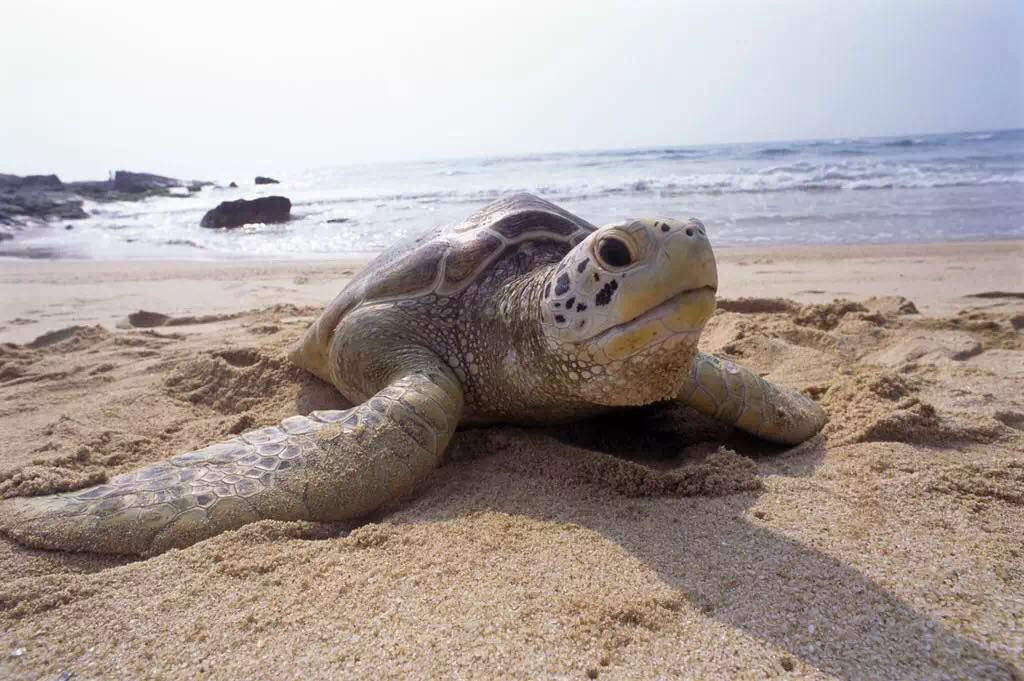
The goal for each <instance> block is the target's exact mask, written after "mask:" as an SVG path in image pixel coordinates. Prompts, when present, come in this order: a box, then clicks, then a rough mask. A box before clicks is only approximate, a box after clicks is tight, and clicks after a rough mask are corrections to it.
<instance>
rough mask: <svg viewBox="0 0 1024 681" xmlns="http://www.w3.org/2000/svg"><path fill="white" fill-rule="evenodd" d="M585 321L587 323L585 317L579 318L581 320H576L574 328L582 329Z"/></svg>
mask: <svg viewBox="0 0 1024 681" xmlns="http://www.w3.org/2000/svg"><path fill="white" fill-rule="evenodd" d="M586 323H587V320H586V319H581V320H579V321H578V322H576V328H577V329H582V328H583V325H584V324H586Z"/></svg>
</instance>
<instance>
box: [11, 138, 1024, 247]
mask: <svg viewBox="0 0 1024 681" xmlns="http://www.w3.org/2000/svg"><path fill="white" fill-rule="evenodd" d="M144 170H154V171H156V172H159V168H154V169H144ZM267 172H272V169H269V168H268V169H267ZM244 179H245V180H247V181H246V182H243V178H220V183H221V184H224V185H226V184H228V183H229V182H230V181H232V180H236V181H238V182H239V183H240V184H241V186H240V187H239V188H237V189H227V188H217V187H207V188H204V189H203V190H202V191H201V192H198V193H196V194H192V195H189V196H185V197H162V198H153V199H148V200H144V201H138V202H123V203H122V202H118V203H93V202H87V203H86V205H85V208H86V210H87V211H88V212H89V213H90V215H91V217H90V218H88V219H85V220H78V221H75V222H73V223H67V224H73V225H74V227H73V229H71V230H66V229H64V223H59V224H55V225H52V226H50V227H46V228H42V229H38V230H35V231H31V232H23V233H20V234H19V235H18V237H17V238H16V239H14V240H11V241H5V242H2V243H0V255H9V256H18V255H19V254H23V253H29V252H31V253H35V254H37V257H38V254H40V253H42V254H48V255H50V256H53V257H64V258H87V259H137V258H142V259H207V260H227V259H238V258H259V259H303V258H308V259H312V258H317V259H319V258H330V257H336V256H344V255H352V254H364V253H373V252H376V251H380V250H381V249H384V248H386V247H388V246H389V245H390V244H391V243H393V242H394V241H395V240H397V239H400V238H402V237H405V236H408V235H411V234H415V233H417V232H419V231H422V230H424V229H427V228H429V227H432V226H436V225H440V224H447V223H452V222H457V221H459V220H461V219H462V218H464V217H465V216H467V215H469V214H470V213H471V212H473V211H474V210H475V209H477V208H479V207H480V206H483V205H484V204H486V203H488V202H490V201H492V200H494V199H496V198H498V197H501V196H503V195H506V194H509V193H513V192H519V191H528V192H532V193H535V194H538V195H540V196H542V197H544V198H546V199H548V200H550V201H553V202H555V203H557V204H559V205H561V206H563V207H565V208H566V209H568V210H570V211H573V212H574V213H576V214H578V215H580V216H582V217H584V218H585V219H587V220H589V221H591V222H593V223H594V224H597V225H601V224H605V223H609V222H612V221H615V220H620V219H623V218H628V217H631V216H639V215H663V216H671V217H681V218H683V217H689V216H696V217H699V218H700V219H701V220H703V221H704V223H705V225H706V226H707V228H708V232H709V236H710V237H711V239H712V243H713V244H715V245H716V246H730V245H742V246H751V245H762V244H763V245H774V244H840V243H884V242H924V241H954V240H964V239H1005V238H1021V237H1024V130H1001V131H990V132H969V133H968V132H965V133H954V134H942V135H910V136H902V137H871V138H844V139H823V140H806V141H788V142H770V143H749V144H720V145H705V146H679V147H657V148H649V149H628V150H618V151H588V152H572V153H552V154H535V155H522V156H505V157H494V158H473V159H450V160H439V161H421V162H406V163H381V164H372V165H371V164H366V165H347V166H337V167H328V168H318V169H313V170H309V171H306V172H302V173H299V174H295V175H292V176H282V177H278V179H279V180H281V184H279V185H264V186H255V185H253V184H251V180H250V179H249V178H244ZM265 195H283V196H287V197H288V198H289V199H291V201H292V204H293V207H292V214H293V216H294V218H293V219H292V220H291V221H290V222H288V223H286V224H278V225H251V226H247V227H244V228H240V229H235V230H210V229H203V228H201V227H200V226H199V222H200V220H201V218H202V216H203V214H204V213H205V212H206V211H207V210H209V209H211V208H213V207H214V206H216V205H217V204H218V203H220V202H221V201H228V200H233V199H238V198H253V197H257V196H265ZM330 220H335V221H337V220H344V222H329V221H330Z"/></svg>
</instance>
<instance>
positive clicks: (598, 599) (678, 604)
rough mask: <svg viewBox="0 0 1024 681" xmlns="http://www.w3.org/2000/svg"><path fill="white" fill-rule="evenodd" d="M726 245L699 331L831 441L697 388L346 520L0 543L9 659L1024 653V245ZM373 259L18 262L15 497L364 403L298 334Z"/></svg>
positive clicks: (338, 662)
mask: <svg viewBox="0 0 1024 681" xmlns="http://www.w3.org/2000/svg"><path fill="white" fill-rule="evenodd" d="M719 260H720V262H721V268H720V275H721V280H722V290H721V297H722V298H723V301H722V304H721V306H720V307H721V309H720V311H719V312H718V313H716V315H715V316H714V318H713V319H712V320H711V322H710V323H709V326H708V328H707V330H706V332H705V335H704V339H703V342H702V345H703V347H704V348H705V349H707V350H711V351H715V352H719V353H721V354H725V355H727V356H729V357H731V358H734V359H736V360H738V361H741V362H743V363H746V364H748V365H750V366H752V367H753V368H755V369H756V370H758V371H760V372H762V373H764V374H766V375H767V376H769V377H770V378H771V379H773V380H776V381H780V382H784V383H788V384H791V385H794V386H796V387H798V388H801V389H803V390H804V391H806V392H807V393H808V394H810V395H812V396H813V397H814V398H815V399H817V400H819V401H820V403H821V404H822V405H823V406H824V408H825V409H826V411H827V412H828V413H829V415H830V417H831V422H830V424H829V426H828V427H827V429H826V432H825V433H824V435H822V436H819V437H817V438H815V439H813V440H811V441H810V442H807V443H805V444H804V445H802V446H800V447H797V448H795V449H790V450H785V449H781V448H778V447H772V446H768V445H765V444H763V443H760V442H757V441H755V440H753V439H750V438H747V437H744V436H741V435H738V434H736V433H733V432H730V431H729V430H728V429H725V428H722V427H720V426H717V425H716V424H713V423H710V422H709V421H707V420H704V419H701V418H699V417H697V416H696V415H694V414H692V413H690V412H687V411H686V410H684V409H681V408H676V407H670V408H655V409H649V410H644V411H641V412H635V413H630V414H627V415H624V416H623V417H621V418H615V419H604V420H602V421H601V422H600V423H585V424H579V425H576V426H573V427H571V428H561V429H546V430H527V429H520V428H510V427H503V428H488V429H481V430H472V431H465V432H461V433H460V434H458V435H457V436H456V438H455V441H454V443H453V446H452V449H451V452H450V455H449V457H448V461H447V462H446V464H445V465H444V466H443V467H442V468H440V469H438V470H437V471H436V472H435V473H434V474H433V476H432V477H431V479H430V480H428V481H427V482H426V483H425V484H424V485H423V486H422V488H421V489H420V490H418V491H417V493H416V494H415V495H413V496H412V497H411V498H409V499H405V500H402V501H401V502H400V503H397V504H395V505H394V507H393V508H391V509H387V510H385V511H384V512H381V513H380V514H379V515H378V516H377V517H375V518H372V519H369V521H367V522H366V523H364V524H362V525H361V526H359V527H357V528H355V529H354V531H352V532H351V533H349V532H347V531H346V529H350V528H341V527H333V526H321V525H314V524H307V523H279V522H263V523H257V524H255V525H251V526H249V527H247V528H243V529H242V530H239V531H236V532H231V533H227V534H224V535H222V536H220V537H217V538H214V539H212V540H208V541H206V542H202V543H200V544H198V545H196V546H194V547H192V548H189V549H187V550H183V551H171V552H168V553H166V554H164V555H162V556H159V557H156V558H153V559H150V560H145V561H135V562H129V561H126V560H123V559H114V558H108V557H96V556H86V555H72V554H61V553H48V552H42V551H33V550H28V549H24V548H21V547H19V546H17V545H14V544H11V543H10V542H8V541H6V540H0V571H2V574H3V576H4V580H3V584H2V586H0V678H16V679H22V678H24V679H40V678H42V679H45V678H56V677H57V676H58V675H59V674H61V673H62V672H73V673H74V677H73V678H74V679H109V678H189V679H192V678H217V679H239V678H275V679H276V678H296V679H298V678H301V679H310V678H359V677H374V678H379V677H397V676H405V677H414V678H428V677H433V678H437V677H456V678H495V677H499V676H501V677H513V678H588V677H589V678H600V679H621V678H766V677H780V678H841V679H874V678H893V679H908V678H914V679H932V678H963V679H1018V680H1019V679H1022V678H1024V664H1022V659H1024V433H1022V429H1024V335H1022V327H1024V314H1022V313H1024V299H1022V293H1021V292H1024V272H1022V263H1024V243H1022V242H990V243H976V244H946V245H913V246H886V247H875V246H872V247H844V248H798V249H783V248H772V249H760V250H750V249H747V250H741V249H720V250H719ZM357 267H358V263H312V264H310V263H269V264H268V263H259V264H253V263H229V264H225V263H51V262H3V263H0V341H6V342H7V344H4V345H0V398H2V402H0V432H2V433H3V434H4V435H5V437H3V438H0V495H3V496H11V495H17V494H32V493H41V492H47V491H55V490H63V489H70V488H74V487H79V486H82V485H86V484H90V483H93V482H96V481H99V480H102V479H103V478H104V477H105V476H107V475H112V474H116V473H120V472H123V471H126V470H129V469H131V468H134V467H137V466H139V465H140V464H144V463H148V462H151V461H155V460H158V459H161V458H164V457H167V456H170V455H173V454H177V453H181V452H183V451H186V450H189V449H194V448H197V447H199V446H201V445H204V444H206V443H208V442H210V441H215V440H217V439H221V438H223V436H224V435H225V434H227V433H229V432H238V431H240V430H243V429H248V428H251V427H254V426H261V425H266V424H270V423H273V422H275V421H277V420H278V419H280V418H282V417H285V416H288V415H291V414H293V413H296V412H299V413H305V412H308V411H309V410H311V409H323V408H333V407H338V406H341V405H343V404H344V403H343V402H342V401H341V399H340V398H339V397H338V396H337V395H336V394H335V393H333V391H332V390H331V389H330V388H329V387H327V386H326V385H325V384H323V383H321V382H319V381H318V380H316V379H314V378H312V377H310V376H307V375H304V374H303V373H301V372H299V371H297V370H295V369H292V368H290V367H289V366H288V365H287V363H286V362H285V360H284V352H285V349H286V348H287V347H288V346H289V344H290V343H292V342H293V341H295V340H296V339H297V338H298V337H299V335H300V334H301V333H302V331H303V329H304V327H305V326H306V325H307V324H308V323H309V322H310V321H311V320H312V319H313V318H314V317H315V315H316V314H317V311H318V306H319V305H320V304H322V303H323V302H326V301H327V300H328V299H329V298H330V297H331V296H332V295H333V294H334V293H335V292H336V290H337V289H338V288H340V286H341V284H342V283H343V282H344V280H345V278H346V276H347V275H348V274H349V273H351V271H353V270H354V269H356V268H357ZM992 292H1001V293H999V294H998V295H995V294H992ZM970 294H989V295H988V296H987V297H970ZM1011 294H1013V295H1011ZM873 296H874V298H872V297H873ZM899 296H902V297H903V298H899ZM836 298H843V299H846V300H847V301H853V302H833V301H834V299H836ZM908 300H909V301H911V302H912V303H913V305H910V304H909V303H908V302H907V301H908ZM140 309H141V310H147V311H150V312H156V313H160V315H163V316H160V315H153V314H146V315H133V316H132V317H131V319H130V320H129V318H128V316H129V314H130V313H133V312H136V311H138V310H140ZM915 309H916V310H917V311H919V313H918V312H915Z"/></svg>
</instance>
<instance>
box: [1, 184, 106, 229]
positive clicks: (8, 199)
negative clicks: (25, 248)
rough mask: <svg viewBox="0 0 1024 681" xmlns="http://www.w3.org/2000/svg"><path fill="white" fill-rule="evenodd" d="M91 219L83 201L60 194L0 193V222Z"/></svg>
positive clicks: (24, 191) (31, 192) (25, 191)
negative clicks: (83, 206) (31, 219)
mask: <svg viewBox="0 0 1024 681" xmlns="http://www.w3.org/2000/svg"><path fill="white" fill-rule="evenodd" d="M87 217H89V214H88V213H86V212H85V211H84V210H82V200H81V199H79V198H77V197H74V196H69V195H67V194H63V193H59V192H35V191H27V190H22V191H17V192H14V193H11V194H6V193H0V220H2V221H4V222H8V223H13V222H16V221H17V219H18V218H36V219H41V220H80V219H82V218H87Z"/></svg>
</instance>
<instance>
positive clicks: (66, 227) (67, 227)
mask: <svg viewBox="0 0 1024 681" xmlns="http://www.w3.org/2000/svg"><path fill="white" fill-rule="evenodd" d="M74 228H75V226H74V225H64V229H74Z"/></svg>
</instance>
